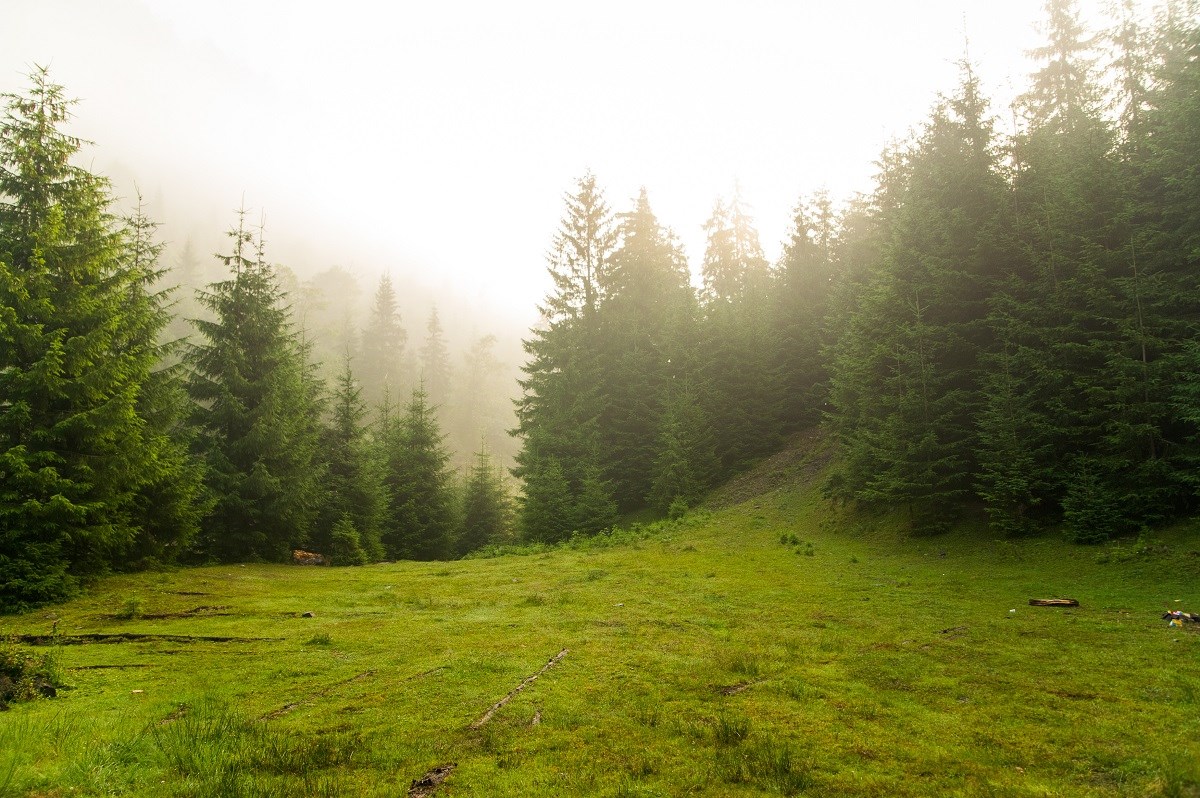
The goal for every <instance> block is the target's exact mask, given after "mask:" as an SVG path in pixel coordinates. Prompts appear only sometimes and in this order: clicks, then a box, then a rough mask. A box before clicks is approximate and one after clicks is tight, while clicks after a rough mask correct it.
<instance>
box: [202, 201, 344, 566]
mask: <svg viewBox="0 0 1200 798" xmlns="http://www.w3.org/2000/svg"><path fill="white" fill-rule="evenodd" d="M245 215H246V214H245V211H244V210H243V211H239V213H238V224H237V226H236V227H234V228H232V229H231V230H230V231H229V233H228V235H229V238H230V240H231V242H232V244H231V250H230V253H229V254H228V255H221V256H218V257H219V259H220V260H221V261H222V262H223V263H224V265H225V267H226V268H227V269H229V271H230V277H229V279H227V280H224V281H221V282H218V283H214V284H212V285H211V286H209V289H208V291H206V292H204V293H203V294H202V295H201V297H200V301H201V302H202V303H203V304H204V305H205V307H207V308H208V309H209V310H210V311H211V313H212V314H213V319H212V320H211V321H206V320H198V321H197V322H196V325H197V331H198V333H199V336H198V339H197V342H196V343H195V344H193V345H192V347H191V350H190V352H189V356H188V363H189V365H190V367H191V375H190V378H189V382H188V388H189V391H190V393H191V395H192V398H193V400H194V401H195V402H196V411H195V419H196V424H197V426H198V427H199V429H200V436H199V440H198V446H197V448H198V454H199V455H200V456H201V457H202V458H203V459H204V461H205V463H206V465H207V478H206V479H207V484H208V488H209V490H210V491H211V493H212V496H213V500H214V502H215V504H214V507H213V510H212V512H211V513H210V514H209V516H208V517H207V518H206V519H205V523H204V529H203V540H202V551H203V553H204V554H206V555H208V556H212V557H216V558H217V559H220V560H223V561H236V560H245V559H263V560H274V561H282V560H285V559H286V558H287V557H288V556H289V554H290V550H291V549H292V548H294V547H296V546H299V545H300V544H302V543H303V542H304V541H305V540H306V539H307V538H308V536H309V534H310V531H311V527H312V524H313V522H314V520H315V518H316V515H317V512H318V511H319V509H320V507H321V505H322V503H323V495H322V494H323V489H322V485H323V474H322V469H321V463H320V460H319V458H318V457H317V447H318V435H319V426H318V423H317V422H318V419H319V400H320V399H319V398H320V390H321V386H320V383H319V381H318V380H316V379H315V377H314V376H313V374H312V373H311V372H312V370H311V366H310V364H309V363H307V362H306V356H305V355H306V350H305V346H304V344H303V342H302V340H301V339H300V337H299V336H298V335H297V333H296V332H295V331H294V330H293V328H292V325H291V322H290V318H289V310H288V307H287V305H286V304H285V299H286V298H285V296H284V294H283V292H282V291H281V290H280V288H279V285H278V282H277V278H276V274H275V270H274V268H273V267H272V266H271V265H270V264H269V263H268V262H267V261H266V256H265V250H264V244H263V239H262V236H261V231H260V233H259V235H258V237H257V238H255V236H254V235H253V233H252V232H251V231H250V230H247V229H246V226H245Z"/></svg>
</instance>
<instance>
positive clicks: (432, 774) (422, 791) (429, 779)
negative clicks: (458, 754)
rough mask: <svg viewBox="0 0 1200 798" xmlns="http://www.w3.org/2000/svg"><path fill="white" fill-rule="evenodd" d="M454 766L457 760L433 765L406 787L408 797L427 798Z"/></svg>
mask: <svg viewBox="0 0 1200 798" xmlns="http://www.w3.org/2000/svg"><path fill="white" fill-rule="evenodd" d="M456 767H458V763H457V762H447V763H446V764H444V765H439V766H438V767H435V768H434V769H433V770H431V771H429V772H428V773H426V774H425V775H424V776H422V777H421V778H419V779H414V780H413V783H412V786H411V787H409V788H408V798H429V796H431V795H433V794H434V792H436V791H437V788H438V785H439V784H441V783H442V782H443V781H445V780H446V779H448V778H449V777H450V774H451V773H453V772H454V769H455V768H456Z"/></svg>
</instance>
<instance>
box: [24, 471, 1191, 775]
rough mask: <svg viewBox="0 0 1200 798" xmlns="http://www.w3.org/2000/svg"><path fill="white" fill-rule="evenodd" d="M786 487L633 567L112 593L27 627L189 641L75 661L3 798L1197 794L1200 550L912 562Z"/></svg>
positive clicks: (241, 572) (573, 565) (572, 561)
mask: <svg viewBox="0 0 1200 798" xmlns="http://www.w3.org/2000/svg"><path fill="white" fill-rule="evenodd" d="M771 489H772V491H773V492H769V493H767V494H763V495H758V496H754V497H750V498H747V497H745V496H735V497H734V499H732V500H731V501H736V502H737V503H736V504H732V505H731V506H727V507H725V508H723V509H718V510H715V511H711V512H710V511H700V512H697V513H694V514H692V515H691V516H689V517H687V518H685V519H683V520H682V521H679V522H675V523H664V524H660V525H655V526H649V527H643V528H641V529H640V530H636V531H634V532H630V533H626V534H625V535H623V536H621V537H620V539H618V540H616V541H611V540H609V541H605V540H600V541H594V542H583V543H580V544H577V545H575V546H568V547H564V548H560V549H555V550H549V551H538V550H532V551H531V552H530V553H527V554H524V555H521V556H516V555H505V556H499V557H493V558H487V559H474V560H467V561H462V562H453V563H436V564H413V563H400V564H389V565H378V566H370V567H365V568H352V569H326V568H300V567H282V566H257V565H252V566H232V567H230V566H223V567H215V568H204V569H197V570H187V571H176V572H170V573H159V574H143V575H139V576H134V577H118V578H113V579H109V580H106V581H105V582H104V583H103V585H101V586H100V587H99V588H98V589H96V590H95V591H93V592H92V594H91V595H89V596H88V597H86V598H84V599H81V600H79V601H75V602H72V603H70V604H66V605H63V606H60V607H56V608H54V609H53V612H46V611H41V612H38V613H33V614H29V615H25V616H20V617H15V618H4V619H2V620H0V634H3V635H10V634H44V633H48V632H49V630H50V627H51V625H52V624H53V622H54V621H55V620H57V621H58V625H59V626H58V630H59V633H60V634H61V635H64V636H71V635H80V634H88V633H93V634H94V633H99V632H106V633H117V632H123V633H143V634H150V635H162V636H164V637H163V638H161V639H147V640H142V641H137V642H125V643H111V644H100V643H91V644H82V645H63V646H61V647H59V648H58V650H57V651H56V652H55V659H56V662H57V663H58V666H59V667H60V668H61V669H62V670H63V671H64V672H65V673H66V675H67V676H66V678H67V681H68V682H69V683H70V684H71V686H72V689H70V690H66V691H62V692H60V697H59V698H57V699H54V700H42V701H35V702H32V703H27V704H20V705H16V706H14V708H13V709H11V710H10V711H8V712H5V713H2V714H0V796H7V795H37V796H66V795H138V796H143V795H146V796H155V795H162V796H360V795H361V796H396V795H403V794H405V793H406V792H407V791H408V790H409V786H410V784H411V782H412V781H413V780H415V779H419V778H421V777H422V775H423V774H425V773H427V772H429V771H431V770H432V769H433V768H436V767H438V766H441V765H446V764H449V763H456V768H455V769H454V770H453V772H452V773H450V775H449V777H448V778H447V779H446V780H445V782H444V783H442V784H441V785H440V786H437V787H431V788H430V789H431V790H434V791H435V792H436V794H437V795H439V796H440V795H446V796H538V795H545V796H561V795H609V796H674V795H706V796H741V795H763V794H767V795H813V796H883V795H888V796H927V795H964V796H975V795H979V796H983V795H988V796H1045V795H1064V796H1076V795H1081V796H1087V795H1096V796H1126V795H1163V796H1195V795H1200V634H1196V633H1194V632H1193V631H1192V630H1191V629H1183V630H1179V629H1169V628H1168V627H1167V626H1166V624H1165V622H1163V621H1161V620H1160V619H1159V615H1160V614H1161V612H1162V611H1163V610H1164V609H1165V608H1166V607H1168V606H1170V607H1179V608H1183V609H1188V610H1196V609H1197V608H1198V607H1200V594H1198V593H1197V585H1198V584H1200V579H1198V577H1200V555H1197V554H1196V553H1195V551H1196V550H1200V531H1198V530H1196V529H1179V530H1175V531H1174V532H1173V533H1171V534H1170V535H1167V536H1165V537H1164V539H1162V540H1159V541H1141V542H1140V543H1133V542H1126V543H1124V544H1122V545H1120V546H1110V547H1107V548H1105V549H1086V548H1077V547H1069V546H1066V545H1063V544H1060V543H1058V542H1055V541H1049V540H1032V541H1022V542H1015V543H1011V542H983V543H980V542H979V541H980V540H986V538H985V537H982V536H979V535H978V534H976V535H971V534H967V533H963V534H961V535H958V536H946V537H940V538H932V539H916V540H908V541H902V540H900V536H899V534H898V533H897V531H896V525H895V524H894V523H893V520H892V519H888V518H869V517H864V516H858V515H854V514H850V513H846V512H840V511H839V512H835V511H833V510H831V509H830V508H829V507H828V506H827V505H825V504H824V503H822V502H821V501H819V500H818V499H817V498H816V496H815V494H814V492H812V491H809V490H806V489H794V488H786V487H784V488H779V487H778V486H774V485H773V486H771ZM1061 596H1070V597H1072V598H1077V599H1079V601H1080V602H1081V607H1080V608H1078V609H1074V610H1063V609H1057V608H1035V607H1029V606H1027V605H1026V601H1027V600H1028V599H1029V598H1032V597H1061ZM1177 599H1178V600H1179V603H1176V600H1177ZM1013 610H1015V612H1013ZM306 612H311V613H313V617H303V615H304V613H306ZM183 635H190V636H203V637H208V638H220V637H231V638H241V639H242V640H243V642H213V641H207V642H205V641H198V642H185V641H181V640H179V639H178V638H175V639H172V638H170V637H169V636H183ZM564 648H566V649H568V653H567V654H566V655H565V656H564V657H563V658H562V659H561V660H560V661H559V662H557V663H556V664H555V665H554V666H553V667H551V668H549V669H547V670H546V671H545V672H544V673H542V675H541V676H540V677H539V678H538V679H537V680H536V681H534V682H532V683H531V684H529V685H528V686H527V687H526V688H525V689H524V690H522V691H521V692H519V693H517V694H516V695H515V696H514V697H513V698H512V700H511V701H510V702H509V703H507V704H506V705H505V706H503V707H502V708H501V709H499V710H498V711H497V712H496V714H495V715H494V717H493V718H492V719H491V720H490V721H488V722H487V723H486V724H484V725H483V726H482V727H481V728H479V729H478V730H472V729H471V728H470V726H471V724H472V723H474V722H476V721H477V720H478V719H479V718H480V717H481V716H482V715H483V714H484V713H485V712H486V711H487V710H488V708H489V707H491V706H492V705H493V704H494V703H495V702H497V701H498V700H500V699H501V698H503V697H504V696H505V695H507V694H508V693H509V691H511V690H512V689H513V688H515V687H516V686H517V685H518V684H520V683H521V682H522V680H524V679H525V678H526V677H528V676H529V675H531V674H534V673H536V672H537V671H539V669H541V668H542V667H543V666H544V665H545V664H546V663H547V661H548V660H549V659H550V658H551V657H553V656H554V655H555V654H557V653H558V652H560V651H561V650H562V649H564ZM36 650H37V651H43V650H45V649H41V648H39V649H36Z"/></svg>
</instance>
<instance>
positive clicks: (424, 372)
mask: <svg viewBox="0 0 1200 798" xmlns="http://www.w3.org/2000/svg"><path fill="white" fill-rule="evenodd" d="M425 331H426V333H427V334H426V336H425V343H424V344H423V345H422V346H421V383H422V384H423V385H424V386H425V393H426V394H427V395H428V397H429V403H430V404H431V405H433V407H434V408H435V409H436V412H437V413H438V417H439V418H440V419H446V418H449V405H450V381H451V378H452V377H453V374H452V373H451V369H450V350H449V349H448V348H447V347H446V336H445V332H444V331H443V330H442V320H441V319H440V318H439V317H438V309H437V306H436V305H435V306H433V307H432V308H431V309H430V311H429V323H428V324H426V326H425Z"/></svg>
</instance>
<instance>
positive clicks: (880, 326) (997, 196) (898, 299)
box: [830, 64, 1011, 529]
mask: <svg viewBox="0 0 1200 798" xmlns="http://www.w3.org/2000/svg"><path fill="white" fill-rule="evenodd" d="M962 75H963V77H962V81H961V83H960V86H959V89H958V91H957V92H956V93H955V94H954V95H953V96H951V97H949V98H946V99H944V100H943V101H942V102H941V103H939V105H938V107H937V108H936V109H935V111H934V114H933V117H932V118H931V120H930V122H929V124H928V125H927V126H926V128H925V130H924V131H923V133H922V135H921V137H920V138H919V139H918V140H917V141H916V142H914V144H913V146H912V147H911V149H910V150H909V151H908V152H907V153H905V154H904V156H903V160H902V161H900V162H899V163H898V164H897V166H898V167H899V168H895V169H894V171H893V172H892V173H891V176H892V177H893V178H894V180H893V181H887V182H883V183H881V186H880V192H881V194H882V196H880V198H879V199H878V200H877V207H878V208H879V209H880V216H881V219H882V227H881V230H880V233H881V235H882V244H881V246H879V247H878V248H876V249H874V250H873V255H874V259H875V260H874V262H873V263H872V264H871V265H870V267H869V269H868V272H867V276H866V279H865V280H864V281H863V282H862V284H861V286H860V288H859V290H858V295H857V300H856V304H855V307H854V310H853V315H852V319H851V321H850V323H849V326H848V327H847V328H846V329H845V330H844V332H843V335H842V338H841V340H840V341H839V342H838V344H837V347H836V350H835V359H834V363H833V380H832V384H831V394H830V399H831V404H832V407H833V416H832V421H833V427H834V429H835V431H836V433H837V434H838V435H839V437H840V439H841V441H842V444H843V447H844V449H845V452H846V457H845V460H844V467H843V469H842V471H841V474H840V475H839V477H838V479H839V480H840V489H841V490H845V491H846V492H848V494H849V495H851V496H853V497H854V498H856V499H859V500H863V501H868V502H873V503H881V504H885V505H893V506H895V505H901V506H907V507H908V509H909V511H910V513H911V519H912V522H913V525H914V528H919V529H934V528H938V527H940V526H942V525H943V524H944V523H945V522H946V519H947V517H948V516H949V515H950V514H951V513H952V512H953V510H954V508H955V507H956V506H957V505H958V503H959V501H960V500H961V498H962V497H963V496H964V495H965V493H966V491H967V490H969V489H970V487H971V479H970V475H971V474H972V473H973V472H974V469H975V466H974V463H973V453H974V444H975V431H974V426H975V417H976V415H977V413H978V411H979V404H980V402H981V401H982V394H981V376H982V373H983V371H984V368H985V367H984V360H985V358H986V357H987V355H988V352H989V348H990V347H991V346H992V336H991V334H990V332H989V330H988V326H987V319H988V316H989V314H990V312H991V304H990V302H991V298H992V296H993V294H994V292H995V290H996V286H997V284H998V282H999V281H1000V280H1001V278H1002V275H1003V272H1004V269H1005V268H1006V264H1007V263H1008V262H1009V261H1010V257H1008V255H1006V253H1008V252H1009V250H1010V249H1011V248H1010V247H1009V246H1008V245H1007V244H1006V241H1007V238H1006V236H1007V234H1006V230H1007V226H1006V222H1005V213H1006V211H1005V209H1006V208H1007V203H1006V192H1007V188H1006V186H1005V183H1004V179H1003V177H1002V175H1001V174H1000V171H999V158H998V154H997V152H996V148H995V145H994V134H993V132H992V126H991V122H990V120H989V118H988V117H987V114H986V107H987V104H986V100H984V98H983V97H982V95H981V93H980V91H979V86H978V82H977V79H976V78H975V76H974V73H973V71H972V70H971V69H970V67H969V65H966V64H964V65H963V71H962Z"/></svg>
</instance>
